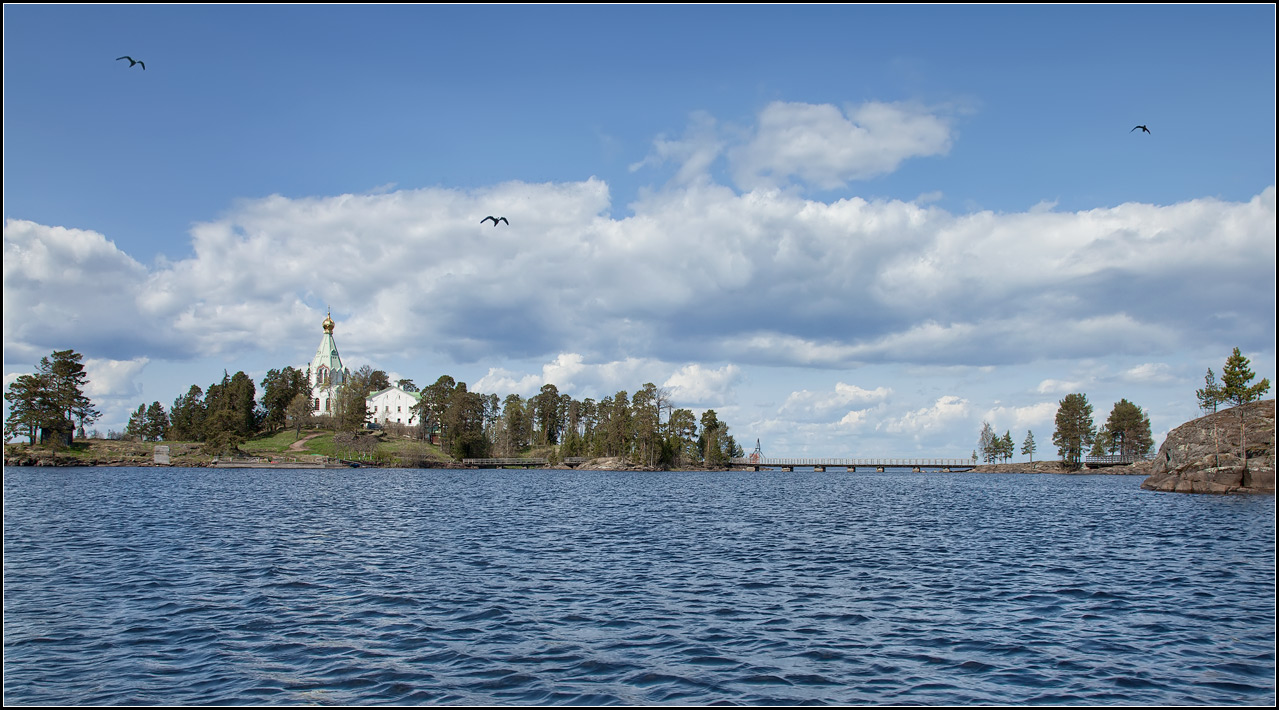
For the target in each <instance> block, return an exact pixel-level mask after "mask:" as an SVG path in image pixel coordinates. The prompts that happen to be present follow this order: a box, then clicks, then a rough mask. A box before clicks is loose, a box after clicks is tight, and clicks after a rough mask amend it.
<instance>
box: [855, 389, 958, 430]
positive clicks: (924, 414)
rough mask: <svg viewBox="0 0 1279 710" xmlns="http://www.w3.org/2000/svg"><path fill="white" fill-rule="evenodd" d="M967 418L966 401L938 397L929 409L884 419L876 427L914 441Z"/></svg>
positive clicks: (951, 397) (948, 396) (950, 397)
mask: <svg viewBox="0 0 1279 710" xmlns="http://www.w3.org/2000/svg"><path fill="white" fill-rule="evenodd" d="M968 416H969V406H968V400H966V399H964V398H962V397H957V396H955V395H945V396H943V397H939V398H938V399H937V401H936V402H934V403H933V405H932V406H930V407H923V408H921V409H916V410H914V411H910V412H906V413H904V414H902V415H901V416H897V417H886V418H885V419H884V420H883V422H882V423H881V424H880V425H879V426H878V427H877V428H882V429H884V430H885V431H888V432H890V433H894V434H907V435H910V436H912V437H914V438H916V439H918V438H920V437H921V436H923V435H924V434H926V433H928V432H930V431H934V430H938V429H942V428H945V427H948V426H950V425H951V424H953V423H955V422H960V421H965V420H967V419H968Z"/></svg>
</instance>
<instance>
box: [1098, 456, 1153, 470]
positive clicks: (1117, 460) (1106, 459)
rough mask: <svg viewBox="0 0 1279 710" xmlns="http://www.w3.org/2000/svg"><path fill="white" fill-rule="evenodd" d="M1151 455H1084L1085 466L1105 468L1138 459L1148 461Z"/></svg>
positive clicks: (1135, 461) (1133, 461) (1131, 462)
mask: <svg viewBox="0 0 1279 710" xmlns="http://www.w3.org/2000/svg"><path fill="white" fill-rule="evenodd" d="M1152 458H1154V457H1153V456H1144V455H1139V454H1124V455H1122V456H1085V457H1084V467H1085V468H1107V467H1109V466H1127V465H1128V464H1133V463H1137V462H1138V461H1149V460H1150V459H1152Z"/></svg>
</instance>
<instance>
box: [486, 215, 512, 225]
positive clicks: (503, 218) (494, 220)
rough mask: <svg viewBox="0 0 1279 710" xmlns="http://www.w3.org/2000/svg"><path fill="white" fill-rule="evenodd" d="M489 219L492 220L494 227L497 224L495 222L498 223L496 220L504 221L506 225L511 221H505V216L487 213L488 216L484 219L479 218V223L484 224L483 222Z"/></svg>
mask: <svg viewBox="0 0 1279 710" xmlns="http://www.w3.org/2000/svg"><path fill="white" fill-rule="evenodd" d="M490 219H491V220H493V226H494V227H496V226H497V223H498V222H506V225H507V226H508V227H509V226H510V225H511V223H510V222H507V221H506V218H505V217H494V216H493V215H489V216H487V217H485V218H484V219H482V220H480V224H484V223H485V222H487V221H489V220H490Z"/></svg>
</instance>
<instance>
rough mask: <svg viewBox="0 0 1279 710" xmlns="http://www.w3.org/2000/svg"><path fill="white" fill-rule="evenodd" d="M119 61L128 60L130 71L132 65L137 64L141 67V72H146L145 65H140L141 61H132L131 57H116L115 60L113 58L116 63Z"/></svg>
mask: <svg viewBox="0 0 1279 710" xmlns="http://www.w3.org/2000/svg"><path fill="white" fill-rule="evenodd" d="M121 59H128V60H129V68H130V69H132V68H133V65H134V64H139V65H141V66H142V71H146V70H147V65H145V64H142V62H141V61H139V60H137V59H134V58H133V57H129V56H124V57H116V58H115V60H116V61H117V62H118V61H120V60H121Z"/></svg>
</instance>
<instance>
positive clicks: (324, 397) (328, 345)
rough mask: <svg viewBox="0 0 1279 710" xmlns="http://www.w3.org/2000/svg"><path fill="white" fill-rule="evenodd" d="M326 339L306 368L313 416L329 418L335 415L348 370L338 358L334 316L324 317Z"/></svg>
mask: <svg viewBox="0 0 1279 710" xmlns="http://www.w3.org/2000/svg"><path fill="white" fill-rule="evenodd" d="M322 325H323V327H324V337H323V338H320V347H318V348H316V349H315V357H313V358H311V364H310V365H307V366H306V376H307V378H308V379H309V380H310V381H311V402H312V405H313V409H312V412H311V413H312V415H314V416H321V417H324V416H329V415H331V414H332V413H333V398H334V397H335V396H336V395H337V389H338V386H339V385H341V384H342V382H343V381H345V380H346V374H347V373H346V368H344V367H342V358H340V357H338V346H337V343H335V342H334V341H333V318H332V314H331V313H330V314H328V315H326V316H325V317H324V323H323V324H322Z"/></svg>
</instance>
